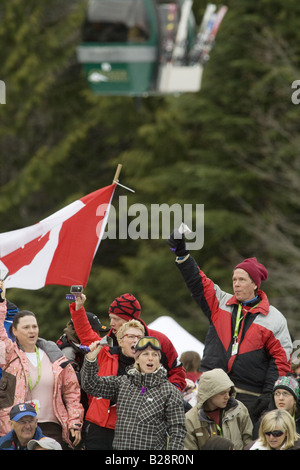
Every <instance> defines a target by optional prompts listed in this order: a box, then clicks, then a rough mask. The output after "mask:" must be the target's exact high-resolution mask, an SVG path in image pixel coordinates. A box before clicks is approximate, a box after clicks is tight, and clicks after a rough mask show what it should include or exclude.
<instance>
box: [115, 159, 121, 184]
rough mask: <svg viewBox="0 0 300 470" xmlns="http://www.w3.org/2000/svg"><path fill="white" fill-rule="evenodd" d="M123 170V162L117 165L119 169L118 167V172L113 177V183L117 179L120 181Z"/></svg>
mask: <svg viewBox="0 0 300 470" xmlns="http://www.w3.org/2000/svg"><path fill="white" fill-rule="evenodd" d="M121 170H122V165H121V163H119V164H118V166H117V169H116V173H115V176H114V179H113V183H116V182H117V181H119V176H120V173H121Z"/></svg>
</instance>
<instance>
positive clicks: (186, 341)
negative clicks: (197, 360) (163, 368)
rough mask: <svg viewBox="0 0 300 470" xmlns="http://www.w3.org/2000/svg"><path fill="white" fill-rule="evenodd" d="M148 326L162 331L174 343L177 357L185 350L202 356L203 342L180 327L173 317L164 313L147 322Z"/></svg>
mask: <svg viewBox="0 0 300 470" xmlns="http://www.w3.org/2000/svg"><path fill="white" fill-rule="evenodd" d="M148 327H149V328H151V329H152V330H157V331H160V332H161V333H164V334H165V335H166V336H167V337H168V338H169V339H170V341H172V343H173V344H174V347H175V349H176V351H177V354H178V357H180V356H181V354H182V353H183V352H185V351H196V352H198V353H199V354H200V357H201V358H202V356H203V349H204V344H203V343H201V341H198V339H196V338H195V337H194V336H193V335H191V334H190V333H188V332H187V331H186V330H185V329H184V328H182V326H180V325H179V324H178V323H177V322H176V321H175V320H174V319H173V318H171V317H168V316H166V315H164V316H162V317H159V318H157V319H156V320H154V321H153V322H152V323H149V324H148Z"/></svg>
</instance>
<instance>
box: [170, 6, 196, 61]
mask: <svg viewBox="0 0 300 470" xmlns="http://www.w3.org/2000/svg"><path fill="white" fill-rule="evenodd" d="M192 6H193V0H185V1H184V3H183V5H182V9H181V15H180V20H179V25H178V29H177V34H176V40H175V45H174V50H173V54H172V62H173V64H175V65H176V64H178V65H181V64H183V63H184V61H185V60H186V51H187V36H188V22H189V16H190V13H191V11H192Z"/></svg>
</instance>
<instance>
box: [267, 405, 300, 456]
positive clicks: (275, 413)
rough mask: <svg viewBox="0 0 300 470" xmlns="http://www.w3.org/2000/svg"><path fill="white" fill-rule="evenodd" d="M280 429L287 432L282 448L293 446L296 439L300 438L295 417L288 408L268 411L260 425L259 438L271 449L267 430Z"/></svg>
mask: <svg viewBox="0 0 300 470" xmlns="http://www.w3.org/2000/svg"><path fill="white" fill-rule="evenodd" d="M274 430H279V431H283V432H284V433H285V434H286V438H285V441H284V443H283V445H282V446H281V449H282V450H286V449H289V448H290V447H293V445H294V444H295V442H296V441H298V439H299V438H300V436H299V434H297V432H296V425H295V420H294V418H293V417H292V416H291V415H290V413H289V412H288V411H286V410H272V411H269V412H268V413H266V414H265V415H264V417H263V419H262V421H261V423H260V427H259V438H260V440H261V441H262V445H263V446H264V447H267V448H268V449H269V450H271V447H270V446H269V444H268V442H267V439H266V434H265V433H266V432H269V431H274Z"/></svg>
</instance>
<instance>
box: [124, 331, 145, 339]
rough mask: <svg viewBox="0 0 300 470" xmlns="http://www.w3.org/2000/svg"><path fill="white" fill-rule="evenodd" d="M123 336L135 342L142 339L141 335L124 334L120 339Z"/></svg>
mask: <svg viewBox="0 0 300 470" xmlns="http://www.w3.org/2000/svg"><path fill="white" fill-rule="evenodd" d="M125 336H127V338H128V339H137V340H139V339H141V338H142V335H129V334H127V333H126V334H125V335H123V336H122V338H121V339H123V338H124V337H125Z"/></svg>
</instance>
